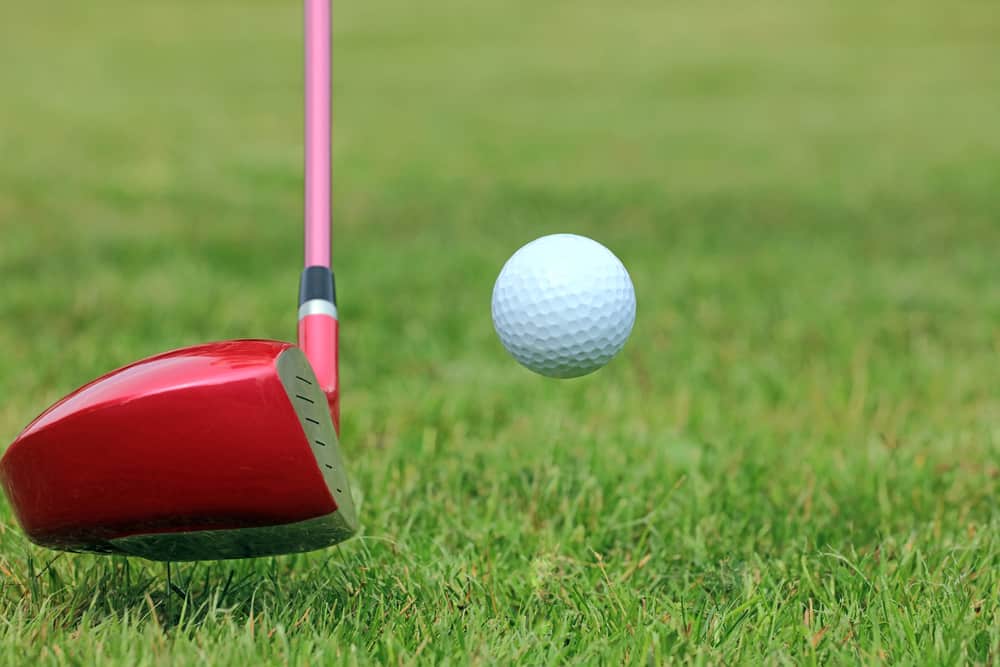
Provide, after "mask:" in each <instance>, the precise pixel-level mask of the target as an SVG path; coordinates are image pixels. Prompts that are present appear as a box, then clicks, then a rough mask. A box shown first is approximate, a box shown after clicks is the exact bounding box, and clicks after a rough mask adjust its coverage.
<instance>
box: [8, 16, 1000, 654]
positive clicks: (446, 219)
mask: <svg viewBox="0 0 1000 667" xmlns="http://www.w3.org/2000/svg"><path fill="white" fill-rule="evenodd" d="M42 4H44V5H45V6H44V7H43V6H42ZM42 4H38V3H36V4H32V3H19V4H18V5H17V6H16V7H12V8H10V9H8V10H6V11H5V12H4V14H5V18H4V21H3V22H2V24H0V90H3V91H5V92H4V95H3V101H2V103H0V108H2V113H0V155H2V156H3V159H2V160H0V229H2V231H3V236H2V239H3V240H2V242H0V318H2V322H3V325H2V326H0V349H3V350H4V353H3V355H2V356H0V396H2V397H3V399H2V402H0V441H2V442H9V441H10V440H12V439H13V438H14V437H15V436H16V434H17V433H18V431H19V430H20V429H21V428H22V427H23V426H24V425H25V424H26V423H27V421H29V420H30V419H31V418H32V417H33V416H34V415H35V414H37V413H38V412H39V411H40V410H41V409H42V408H43V407H44V406H46V405H47V404H49V403H50V402H52V401H54V400H56V399H58V398H59V397H60V396H61V395H63V394H64V393H66V392H67V391H69V390H72V389H73V388H75V387H76V386H78V385H79V384H81V383H83V382H85V381H87V380H89V379H90V378H92V377H94V376H96V375H98V374H100V373H103V372H105V371H107V370H109V369H111V368H114V367H116V366H118V365H121V364H124V363H126V362H128V361H131V360H133V359H135V358H139V357H142V356H145V355H149V354H152V353H155V352H158V351H160V350H163V349H169V348H175V347H180V346H183V345H187V344H193V343H196V342H203V341H206V340H213V339H223V338H229V337H246V336H268V337H273V338H290V337H291V336H292V335H293V327H294V322H293V312H294V300H295V290H296V281H297V273H298V268H299V266H298V265H299V258H300V256H301V255H300V253H301V250H300V247H299V244H300V240H299V224H300V223H299V220H300V216H301V173H300V172H301V167H300V165H301V140H300V134H301V121H300V111H301V103H300V99H299V95H300V90H301V74H300V41H299V40H300V15H299V8H298V7H297V6H296V5H295V3H280V2H277V1H269V2H264V1H263V0H258V1H255V2H250V3H246V2H242V3H237V2H231V1H228V2H221V1H220V2H214V3H194V2H189V1H184V0H172V1H167V0H158V1H157V2H147V3H126V2H122V1H121V0H114V1H112V0H108V1H107V2H102V3H98V4H97V5H96V6H95V5H90V4H80V3H69V2H61V3H59V7H58V8H53V7H52V5H51V3H42ZM36 5H37V6H36ZM998 29H1000V14H998V13H997V12H996V11H995V8H994V7H993V5H992V4H991V3H988V2H969V1H963V2H961V3H960V4H959V5H957V6H952V5H948V6H945V5H943V4H941V3H931V2H913V3H907V5H906V6H905V8H904V7H902V6H897V5H889V4H886V5H884V6H871V5H870V4H869V3H861V2H857V1H854V0H851V1H848V2H832V1H819V0H810V1H809V2H806V3H794V4H792V3H779V2H774V1H771V0H765V2H762V3H755V4H754V5H752V6H751V5H746V6H742V5H740V6H737V5H730V4H724V3H721V2H715V1H710V2H706V3H693V2H686V1H680V2H672V3H663V2H653V1H652V0H636V1H635V2H630V3H625V6H622V7H616V8H615V9H614V10H612V9H611V8H610V5H607V4H606V3H597V2H593V1H591V0H585V1H583V2H568V1H555V2H548V3H532V2H526V1H524V0H515V1H513V2H507V3H458V2H454V1H451V2H449V1H447V0H433V1H431V2H428V3H421V5H420V7H419V10H416V11H415V6H414V5H413V4H412V3H403V2H393V1H388V2H382V3H340V4H338V5H337V8H336V10H335V67H334V69H335V74H334V77H335V82H334V86H335V91H334V96H335V104H336V114H335V115H336V121H335V123H336V130H335V142H334V143H335V146H334V148H335V151H334V152H335V155H334V160H335V165H334V170H335V197H336V204H335V216H336V229H335V237H336V238H335V262H336V267H337V275H338V285H339V287H340V297H341V318H342V323H343V333H342V345H343V353H342V354H343V368H342V376H343V378H342V379H343V383H344V387H345V390H344V391H345V393H344V398H343V408H344V427H343V428H344V431H343V439H344V443H345V445H344V446H345V455H346V456H347V457H349V463H350V465H351V468H352V472H353V480H354V486H355V491H356V493H357V495H358V496H359V501H360V503H361V513H362V517H363V522H364V530H363V535H362V536H361V537H360V538H358V539H355V540H354V541H352V542H350V543H347V544H345V545H343V546H342V547H340V548H337V549H333V550H328V551H323V552H319V553H311V554H307V555H295V556H287V557H281V558H273V559H261V560H256V561H245V562H243V561H241V562H218V563H199V564H180V565H177V566H175V567H174V568H173V576H172V582H173V584H174V585H175V586H176V590H175V591H174V592H173V594H168V589H167V582H166V580H165V572H164V569H163V567H162V566H161V565H159V564H152V563H146V562H143V561H139V560H125V559H122V558H99V557H91V556H78V555H59V554H57V553H55V552H50V551H46V550H43V549H40V548H37V547H34V546H32V545H30V544H29V543H28V542H27V541H26V540H25V538H24V537H23V535H22V534H21V533H20V531H19V530H18V528H17V526H16V523H15V521H14V519H13V517H12V515H11V513H10V510H9V506H8V505H7V504H6V503H3V504H2V509H0V662H2V663H3V664H15V663H21V664H39V665H49V664H51V665H92V664H98V663H106V664H129V665H165V664H195V663H199V664H211V665H248V664H253V665H264V664H275V665H284V664H289V665H308V664H328V663H338V664H340V663H343V664H355V663H358V664H363V663H382V664H397V663H399V664H405V663H411V662H427V663H432V664H469V663H474V664H487V663H497V664H512V663H515V662H517V663H524V664H564V663H650V664H657V663H663V662H669V661H672V660H676V661H678V662H693V663H699V664H712V663H726V664H732V663H747V664H761V663H765V664H809V663H833V664H844V663H858V662H861V663H866V664H877V663H883V662H884V663H892V664H943V663H944V664H956V663H978V664H991V663H996V661H998V660H1000V606H998V600H1000V575H998V572H1000V509H998V502H997V493H998V478H1000V393H998V391H997V386H998V385H997V378H998V377H1000V282H998V280H997V251H996V248H997V247H1000V224H998V220H1000V194H998V190H997V187H996V184H997V183H998V182H1000V159H998V157H997V156H998V155H1000V131H998V129H997V126H996V122H995V115H996V113H995V112H996V109H997V107H998V104H1000V79H998V72H1000V70H998V69H997V68H996V67H992V66H990V64H991V63H995V62H997V59H998V58H1000V43H998V42H997V40H996V39H995V35H996V34H997V31H998ZM554 231H575V232H579V233H583V234H588V235H591V236H594V237H596V238H598V239H600V240H602V241H603V242H605V243H606V244H608V245H609V246H610V247H612V248H613V249H614V250H615V251H616V252H617V253H618V254H619V255H620V256H621V257H622V258H623V259H624V261H625V262H626V264H627V266H628V267H629V269H630V271H631V272H632V275H633V278H634V281H635V284H636V289H637V293H638V297H639V313H638V320H637V324H636V328H635V331H634V333H633V336H632V339H631V340H630V342H629V344H628V346H627V347H626V349H625V350H624V352H623V353H622V355H621V356H620V357H619V358H618V359H616V360H615V361H614V362H613V363H612V364H611V365H610V366H609V367H608V368H606V369H604V370H602V371H601V372H600V373H599V374H597V375H595V376H592V377H589V378H587V379H582V380H577V381H568V382H555V381H546V380H543V379H541V378H538V377H535V376H533V375H531V374H530V373H528V372H527V371H524V370H523V369H521V368H519V367H518V366H517V365H516V364H515V363H514V362H513V361H512V360H511V359H509V358H508V356H507V355H506V353H505V352H504V351H503V350H502V348H501V347H500V345H499V343H498V342H497V340H496V339H495V335H494V334H493V332H492V328H491V324H490V320H489V310H488V302H489V295H490V290H491V287H492V281H493V279H494V278H495V276H496V273H497V271H498V270H499V267H500V265H501V264H502V262H503V261H504V260H505V259H506V257H507V256H508V255H509V254H510V253H511V252H513V250H514V249H515V248H517V247H518V246H519V245H521V244H522V243H524V242H526V241H528V240H530V239H532V238H534V237H536V236H540V235H542V234H545V233H549V232H554Z"/></svg>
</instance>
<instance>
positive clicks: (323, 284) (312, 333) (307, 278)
mask: <svg viewBox="0 0 1000 667" xmlns="http://www.w3.org/2000/svg"><path fill="white" fill-rule="evenodd" d="M299 347H300V348H302V351H303V352H304V353H305V355H306V357H307V358H308V359H309V363H310V364H312V367H313V372H314V373H315V374H316V379H317V380H319V384H320V387H321V388H322V389H323V392H324V393H325V394H326V400H327V402H328V403H329V405H330V416H331V417H332V418H333V425H334V426H335V427H336V428H337V432H338V433H339V432H340V391H339V382H338V373H337V297H336V290H335V288H334V281H333V272H332V271H330V269H329V268H327V267H325V266H309V267H306V269H305V270H304V271H303V272H302V282H301V286H300V288H299Z"/></svg>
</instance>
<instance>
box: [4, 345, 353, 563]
mask: <svg viewBox="0 0 1000 667" xmlns="http://www.w3.org/2000/svg"><path fill="white" fill-rule="evenodd" d="M0 484H2V485H3V487H4V490H5V491H6V493H7V497H8V498H9V499H10V501H11V504H12V505H13V508H14V513H15V515H16V516H17V519H18V521H19V522H20V524H21V526H22V527H23V529H24V531H25V533H27V535H28V537H29V538H30V539H31V540H32V541H33V542H36V543H37V544H40V545H43V546H46V547H52V548H56V549H63V550H69V551H93V552H100V553H122V554H127V555H135V556H142V557H144V558H150V559H153V560H199V559H216V558H242V557H250V556H266V555H272V554H278V553H288V552H294V551H307V550H311V549H318V548H321V547H326V546H329V545H331V544H334V543H336V542H340V541H342V540H344V539H346V538H348V537H350V536H351V535H352V534H353V533H354V532H355V531H356V530H357V518H356V516H355V512H354V505H353V503H352V501H351V495H350V490H349V488H348V483H347V475H346V472H345V470H344V464H343V461H342V459H341V456H340V449H339V444H338V438H337V432H336V430H335V429H334V425H333V422H332V420H331V416H330V410H329V406H328V403H327V395H326V394H325V393H324V391H323V389H322V388H321V387H320V384H319V382H318V381H317V379H316V376H315V374H314V373H313V369H312V367H311V365H310V364H309V361H308V360H307V359H306V357H305V355H304V354H303V353H302V351H301V349H299V348H298V347H296V346H294V345H291V344H289V343H282V342H278V341H269V340H238V341H228V342H222V343H210V344H207V345H198V346H195V347H189V348H184V349H181V350H176V351H173V352H167V353H165V354H161V355H157V356H155V357H150V358H148V359H145V360H143V361H139V362H136V363H134V364H131V365H130V366H125V367H124V368H121V369H118V370H116V371H114V372H112V373H109V374H107V375H105V376H104V377H102V378H99V379H97V380H95V381H94V382H91V383H90V384H88V385H86V386H84V387H82V388H80V389H78V390H77V391H75V392H74V393H72V394H70V395H69V396H67V397H66V398H64V399H63V400H61V401H59V402H58V403H56V404H55V405H53V406H52V407H51V408H49V409H48V410H47V411H46V412H44V413H43V414H42V415H41V416H40V417H38V418H37V419H36V420H35V421H34V422H32V423H31V424H30V425H29V426H28V427H27V428H26V429H25V430H24V432H23V433H21V435H20V436H18V438H17V440H15V441H14V443H13V444H12V445H11V446H10V447H9V448H8V450H7V451H6V453H5V454H4V456H3V458H2V459H0Z"/></svg>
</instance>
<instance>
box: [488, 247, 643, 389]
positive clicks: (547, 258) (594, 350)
mask: <svg viewBox="0 0 1000 667" xmlns="http://www.w3.org/2000/svg"><path fill="white" fill-rule="evenodd" d="M492 306H493V307H492V310H493V326H494V328H495V329H496V332H497V335H498V336H500V342H501V343H503V346H504V347H505V348H507V351H508V352H510V353H511V355H513V357H514V358H515V359H517V360H518V361H519V362H520V363H521V364H523V365H524V366H526V367H527V368H529V369H531V370H533V371H535V372H536V373H541V374H542V375H547V376H549V377H556V378H572V377H579V376H581V375H586V374H587V373H592V372H593V371H596V370H597V369H598V368H601V367H602V366H604V365H605V364H607V363H608V362H609V361H611V358H612V357H614V356H615V355H616V354H617V353H618V351H619V350H621V349H622V347H623V346H624V345H625V341H626V340H627V339H628V336H629V334H630V333H631V332H632V325H633V324H634V323H635V289H634V288H633V287H632V279H631V278H630V277H629V275H628V271H626V270H625V266H624V265H623V264H622V263H621V261H620V260H619V259H618V258H617V257H615V255H614V253H612V252H611V251H610V250H608V249H607V248H605V247H604V246H603V245H601V244H600V243H598V242H597V241H594V240H593V239H589V238H587V237H585V236H578V235H576V234H552V235H550V236H543V237H541V238H539V239H535V240H534V241H532V242H531V243H528V244H527V245H525V246H523V247H521V248H520V249H519V250H518V251H517V252H515V253H514V254H513V256H511V258H510V259H509V260H507V263H506V264H504V266H503V268H502V269H501V270H500V276H499V277H498V278H497V281H496V284H495V285H494V286H493V304H492Z"/></svg>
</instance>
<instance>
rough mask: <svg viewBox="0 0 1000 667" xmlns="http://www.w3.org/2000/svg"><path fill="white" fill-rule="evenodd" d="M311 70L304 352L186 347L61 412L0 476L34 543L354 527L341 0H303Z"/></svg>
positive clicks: (327, 539) (285, 346)
mask: <svg viewBox="0 0 1000 667" xmlns="http://www.w3.org/2000/svg"><path fill="white" fill-rule="evenodd" d="M305 74H306V76H305V269H304V270H303V272H302V279H301V285H300V289H299V310H298V345H297V346H296V345H292V344H291V343H285V342H280V341H272V340H233V341H224V342H216V343H208V344H205V345H196V346H193V347H187V348H184V349H180V350H175V351H172V352H167V353H165V354H160V355H157V356H153V357H150V358H148V359H144V360H142V361H138V362H136V363H133V364H131V365H128V366H125V367H123V368H120V369H118V370H115V371H112V372H111V373H108V374H107V375H105V376H103V377H101V378H98V379H97V380H94V381H93V382H91V383H89V384H87V385H85V386H83V387H81V388H80V389H78V390H76V391H75V392H73V393H71V394H70V395H69V396H67V397H65V398H63V399H62V400H61V401H59V402H57V403H56V404H55V405H53V406H52V407H50V408H49V409H48V410H46V411H45V412H44V413H42V415H41V416H39V417H38V418H37V419H35V420H34V421H33V422H32V423H31V424H30V425H28V427H27V428H25V430H24V431H23V432H22V433H21V434H20V435H19V436H18V437H17V439H16V440H14V442H13V443H12V444H11V445H10V447H9V448H8V449H7V451H6V452H5V453H4V456H3V458H2V459H0V484H2V485H3V488H4V491H5V492H6V494H7V497H8V498H9V499H10V503H11V505H12V506H13V509H14V513H15V515H16V517H17V520H18V522H19V523H20V525H21V527H22V528H23V529H24V532H25V533H26V534H27V536H28V537H29V538H30V539H31V540H32V541H33V542H35V543H37V544H39V545H42V546H45V547H50V548H53V549H61V550H67V551H85V552H96V553H111V554H125V555H133V556H141V557H143V558H148V559H152V560H166V561H174V560H213V559H223V558H245V557H254V556H266V555H274V554H281V553H291V552H298V551H308V550H312V549H319V548H322V547H326V546H329V545H332V544H335V543H337V542H340V541H342V540H344V539H347V538H349V537H351V536H352V535H353V534H354V533H355V532H356V531H357V526H358V524H357V518H356V516H355V510H354V506H353V503H352V500H351V494H350V489H349V486H348V481H347V474H346V471H345V469H344V463H343V460H342V458H341V455H340V450H339V442H338V440H339V436H338V434H339V430H340V418H339V417H340V415H339V396H340V388H339V386H338V365H337V364H338V360H337V337H338V329H337V307H336V297H335V290H334V281H333V273H332V271H331V268H330V227H331V218H330V0H305Z"/></svg>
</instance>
